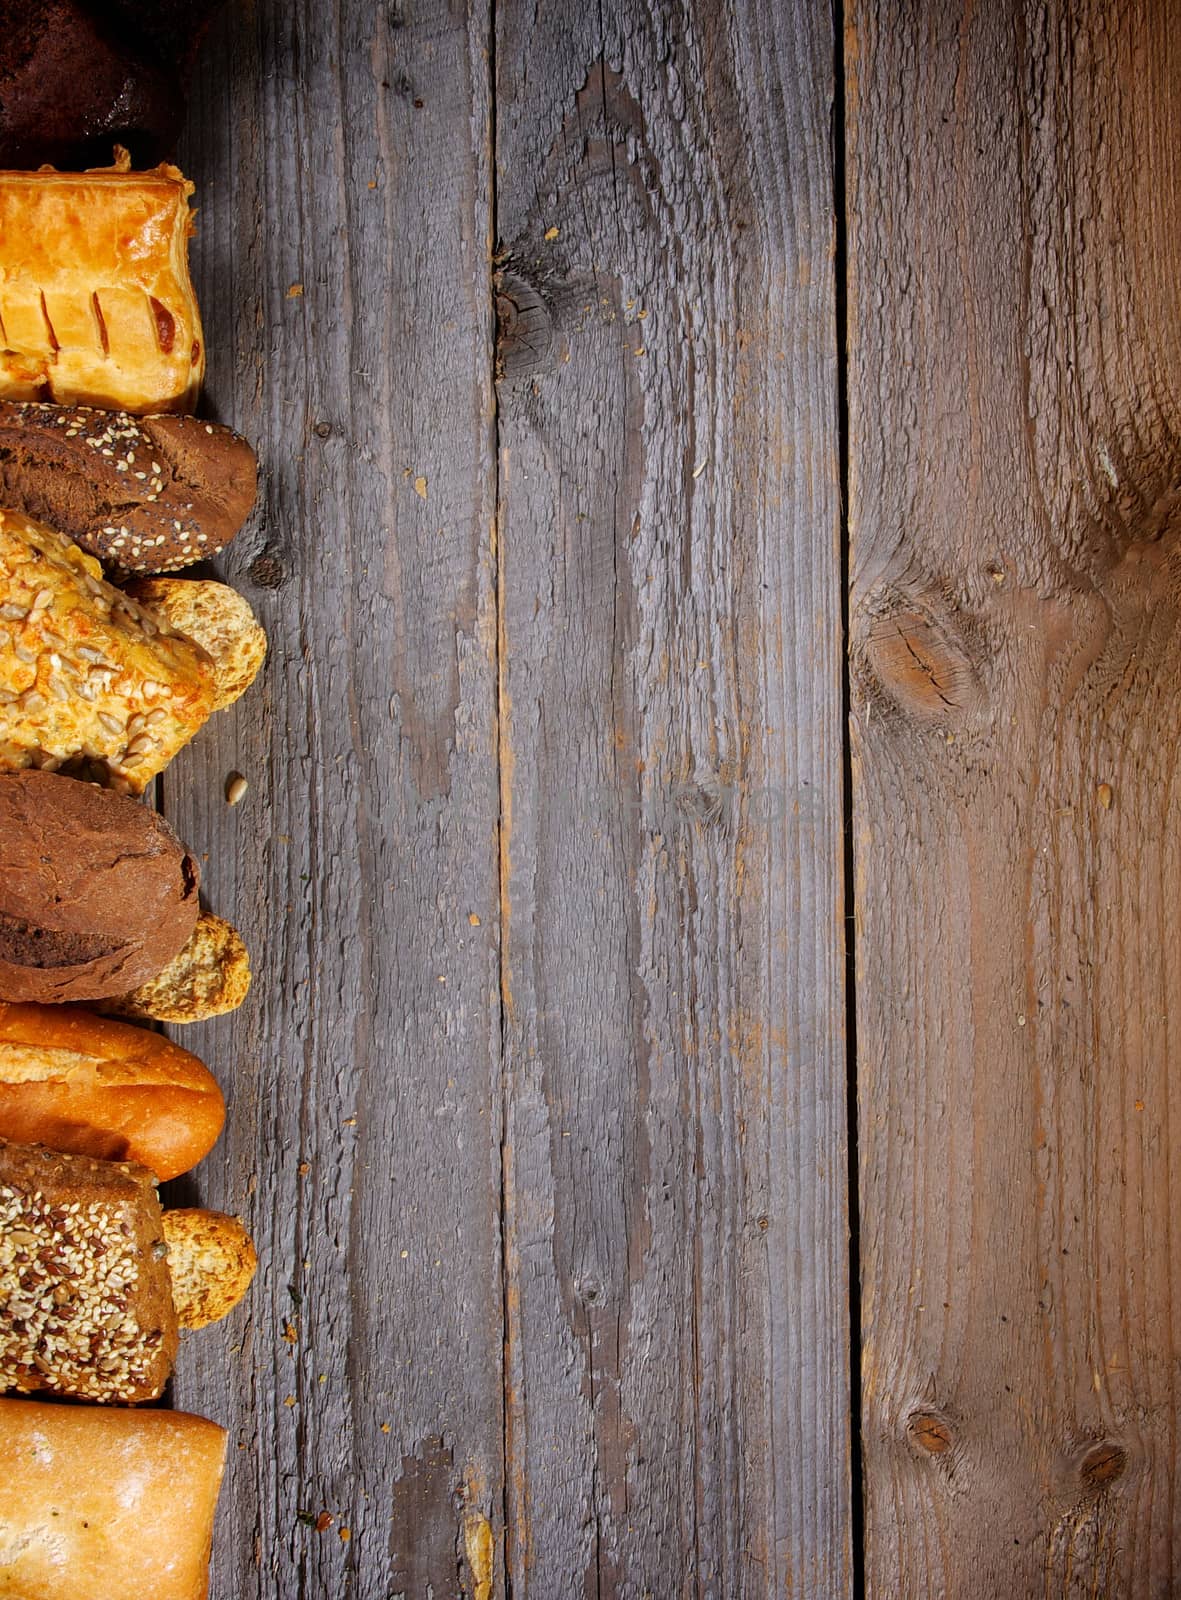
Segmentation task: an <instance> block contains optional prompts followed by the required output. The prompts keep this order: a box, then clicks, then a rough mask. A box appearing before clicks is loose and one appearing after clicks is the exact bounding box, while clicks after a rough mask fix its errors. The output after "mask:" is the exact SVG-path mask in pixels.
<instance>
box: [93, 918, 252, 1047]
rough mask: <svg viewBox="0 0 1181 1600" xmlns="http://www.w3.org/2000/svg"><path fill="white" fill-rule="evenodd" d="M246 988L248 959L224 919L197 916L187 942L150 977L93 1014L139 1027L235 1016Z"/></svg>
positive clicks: (235, 932)
mask: <svg viewBox="0 0 1181 1600" xmlns="http://www.w3.org/2000/svg"><path fill="white" fill-rule="evenodd" d="M249 988H250V956H249V954H248V952H247V949H246V945H245V943H244V942H243V939H242V935H241V934H240V933H239V932H238V930H237V928H235V927H234V926H233V925H232V924H231V923H229V922H227V921H226V920H225V919H224V917H215V916H214V915H213V913H212V911H202V912H201V914H200V916H199V917H198V918H197V926H196V927H195V928H194V929H193V931H192V933H191V934H190V935H189V938H188V942H187V943H186V944H185V945H184V947H183V948H182V949H181V950H180V951H178V952H177V954H176V955H175V956H173V958H172V960H171V961H170V962H168V964H167V966H164V967H161V968H160V970H159V972H158V973H157V974H156V976H155V977H154V978H149V979H148V980H147V982H146V983H141V984H140V986H139V988H138V989H133V990H132V991H131V993H130V994H123V995H116V996H115V997H114V998H113V999H109V1000H100V1001H99V1003H98V1005H97V1007H96V1009H97V1010H99V1011H101V1012H103V1013H104V1014H105V1015H107V1016H111V1017H134V1018H136V1019H137V1020H139V1021H141V1022H174V1023H175V1022H204V1021H206V1020H207V1019H208V1018H209V1017H220V1016H222V1015H223V1014H224V1013H225V1012H227V1011H236V1010H237V1008H238V1007H239V1006H240V1005H241V1004H242V1002H243V1000H245V998H246V994H247V991H248V990H249Z"/></svg>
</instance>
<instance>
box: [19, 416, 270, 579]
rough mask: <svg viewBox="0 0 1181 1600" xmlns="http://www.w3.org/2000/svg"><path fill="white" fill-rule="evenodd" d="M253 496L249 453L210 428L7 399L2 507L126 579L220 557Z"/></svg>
mask: <svg viewBox="0 0 1181 1600" xmlns="http://www.w3.org/2000/svg"><path fill="white" fill-rule="evenodd" d="M257 491H258V468H257V463H256V462H255V458H254V451H253V450H252V449H251V448H250V446H249V445H248V444H247V442H246V440H245V439H243V438H242V437H241V435H240V434H237V433H234V432H232V431H231V430H230V429H229V428H223V427H219V426H218V425H217V424H215V423H212V422H199V421H198V420H197V419H196V418H195V417H187V416H171V415H162V416H150V417H133V416H131V415H130V414H129V413H128V412H126V411H98V410H96V409H94V408H93V407H91V406H53V405H43V404H40V403H38V402H36V401H13V400H4V401H0V504H3V505H4V506H7V507H9V508H10V509H11V510H14V511H21V512H23V513H24V514H25V516H27V517H31V518H32V519H33V520H34V521H35V522H43V523H46V524H47V525H48V526H49V527H51V528H55V529H56V530H57V531H58V532H59V533H62V534H64V535H65V536H66V537H67V538H68V539H72V540H73V542H74V543H75V544H76V545H78V546H80V547H81V549H83V550H85V551H87V552H88V553H89V554H90V555H93V556H97V557H98V558H99V560H100V561H103V562H105V563H107V565H109V566H111V567H114V568H117V569H118V570H119V571H120V572H125V573H144V574H147V573H155V572H171V571H173V570H175V569H176V568H179V567H187V566H191V565H192V564H193V562H195V561H206V560H208V559H209V558H210V557H212V556H215V555H217V554H218V553H219V552H220V551H222V550H224V549H225V547H226V545H227V544H229V542H230V540H231V539H232V538H233V537H234V535H235V534H236V533H237V532H238V530H239V529H240V528H241V526H242V524H243V523H244V522H245V521H246V518H247V517H248V516H249V515H250V510H251V507H252V506H253V505H254V501H255V496H256V494H257Z"/></svg>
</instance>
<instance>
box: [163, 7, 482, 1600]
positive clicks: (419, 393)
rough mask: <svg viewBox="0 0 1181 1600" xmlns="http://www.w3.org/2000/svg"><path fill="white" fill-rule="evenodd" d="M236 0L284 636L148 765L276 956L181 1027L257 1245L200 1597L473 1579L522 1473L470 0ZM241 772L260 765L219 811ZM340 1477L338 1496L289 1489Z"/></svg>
mask: <svg viewBox="0 0 1181 1600" xmlns="http://www.w3.org/2000/svg"><path fill="white" fill-rule="evenodd" d="M227 11H228V14H227V16H226V18H225V21H224V24H223V27H222V29H221V31H220V33H219V34H218V36H217V38H216V39H215V40H213V41H212V42H211V44H210V47H209V49H208V51H207V54H206V58H205V63H204V68H203V76H202V80H201V84H200V86H199V91H198V94H197V96H196V100H195V103H194V107H193V111H192V114H191V117H190V132H189V140H188V147H187V153H186V160H187V164H188V166H189V168H190V169H191V170H192V172H193V174H194V176H195V177H196V178H197V180H198V181H199V184H200V189H199V194H198V197H197V198H198V201H199V204H200V207H201V210H200V218H199V226H200V232H199V235H198V239H197V241H196V246H195V262H196V271H197V278H198V285H199V290H200V293H201V296H202V304H203V307H204V311H205V315H206V331H207V336H208V341H209V354H210V380H209V386H208V399H209V405H210V409H211V411H212V412H213V414H215V415H217V416H220V417H223V418H224V419H225V420H227V421H229V422H232V423H233V424H234V425H235V426H237V427H239V428H241V429H242V430H243V431H244V432H246V433H247V434H248V435H249V436H250V437H251V438H252V439H253V440H254V441H255V443H256V445H257V448H258V451H259V454H260V457H261V461H262V466H263V484H264V493H263V502H262V506H261V510H260V512H259V514H258V517H257V519H256V521H255V523H254V524H253V526H252V528H251V530H250V531H249V532H248V533H246V534H244V535H243V536H242V538H241V539H240V540H239V541H238V542H237V544H236V545H235V546H234V547H233V549H232V551H231V552H229V553H228V558H227V560H226V561H225V563H224V570H225V572H226V573H227V574H228V576H229V577H230V578H231V579H232V580H233V581H234V582H236V583H237V584H238V585H239V586H240V587H241V588H242V589H243V591H244V592H245V593H246V595H247V596H248V597H249V598H250V600H251V601H252V603H254V604H255V605H256V606H257V608H258V610H259V612H260V614H261V616H262V617H263V619H264V620H265V623H266V625H267V627H268V629H269V632H270V638H271V656H270V661H269V664H268V666H267V668H266V673H265V678H264V679H263V681H262V682H260V683H259V684H258V685H256V686H255V688H254V689H253V691H252V692H251V693H250V695H248V696H247V697H246V699H245V700H243V701H242V702H241V703H240V704H239V706H238V707H237V708H236V709H234V710H233V711H232V712H230V713H228V714H226V715H225V716H222V717H220V718H218V719H217V720H216V722H215V724H214V726H212V727H210V728H209V729H207V730H206V731H205V733H204V734H203V736H202V738H201V739H200V741H199V742H198V744H197V745H196V747H195V748H194V749H193V750H192V751H191V752H189V753H188V754H187V755H186V757H185V758H184V759H183V760H182V761H179V762H178V763H177V764H176V766H175V767H174V768H173V769H172V770H171V771H170V772H169V774H168V775H167V779H166V781H165V786H164V788H165V795H164V800H165V809H166V811H167V812H168V814H169V816H170V817H171V818H172V820H173V821H174V823H175V824H176V825H177V826H178V828H179V829H180V830H181V832H182V833H183V834H184V835H185V836H186V837H187V838H188V839H189V840H191V841H192V842H193V844H194V846H195V847H197V848H198V849H200V850H201V851H202V852H207V861H206V866H205V873H206V878H205V881H206V886H207V890H208V899H209V901H210V903H211V904H212V905H213V906H214V907H215V908H216V909H218V910H220V911H222V912H224V913H226V914H228V915H231V916H233V917H234V918H236V919H237V920H238V921H239V922H240V924H241V925H242V927H243V929H244V931H245V932H246V935H247V938H248V940H249V942H250V945H251V948H252V950H253V953H254V957H255V966H256V977H255V984H254V990H253V993H252V995H251V997H250V999H249V1001H248V1003H247V1005H246V1007H245V1008H244V1010H243V1011H242V1012H240V1013H238V1014H237V1015H235V1016H234V1017H230V1018H225V1019H221V1020H219V1021H218V1022H216V1023H214V1024H212V1025H210V1026H209V1027H207V1028H202V1029H201V1030H199V1031H198V1032H196V1033H195V1035H193V1034H190V1033H188V1032H186V1034H185V1041H186V1043H188V1042H190V1039H192V1040H193V1046H194V1048H196V1049H198V1050H200V1051H202V1052H203V1053H204V1054H205V1055H206V1057H207V1058H208V1059H209V1061H210V1063H211V1065H212V1066H213V1067H214V1069H215V1070H216V1071H217V1072H218V1074H219V1076H220V1077H221V1079H222V1081H223V1082H224V1083H225V1084H226V1086H227V1089H228V1091H229V1095H230V1111H229V1122H228V1126H227V1130H226V1134H225V1136H224V1138H223V1140H222V1142H221V1144H220V1145H219V1146H218V1149H217V1150H216V1151H215V1153H214V1154H213V1155H212V1156H211V1157H210V1158H209V1160H208V1161H207V1162H206V1163H205V1165H203V1166H202V1167H201V1169H200V1170H199V1172H198V1173H197V1174H196V1179H195V1188H196V1190H197V1191H198V1192H199V1194H200V1196H201V1198H202V1199H203V1200H204V1201H206V1202H208V1203H212V1204H215V1205H222V1206H225V1207H227V1208H229V1209H232V1210H235V1211H240V1212H242V1213H243V1214H244V1215H245V1217H246V1219H247V1220H248V1222H249V1224H250V1225H251V1227H252V1228H253V1230H254V1232H255V1235H256V1237H257V1239H258V1243H259V1248H260V1254H261V1257H262V1268H261V1271H260V1274H259V1279H258V1283H257V1286H256V1288H255V1290H254V1292H253V1294H252V1296H251V1299H250V1302H249V1314H248V1316H246V1317H243V1316H242V1315H239V1316H238V1317H237V1318H236V1319H235V1320H234V1321H233V1322H232V1323H231V1324H230V1326H229V1328H228V1330H226V1331H222V1330H213V1331H211V1332H210V1333H208V1334H203V1335H200V1336H195V1337H193V1338H192V1339H190V1340H189V1341H188V1342H187V1344H186V1348H185V1350H184V1351H183V1352H182V1359H181V1361H180V1365H179V1372H178V1377H177V1380H176V1384H175V1399H176V1402H177V1403H178V1404H180V1405H183V1406H188V1407H191V1408H193V1409H195V1410H198V1411H204V1412H207V1413H208V1414H210V1415H211V1416H214V1417H216V1418H219V1419H220V1420H222V1421H223V1422H226V1423H228V1424H229V1425H230V1427H231V1430H232V1433H233V1440H234V1444H235V1445H236V1446H237V1448H236V1449H235V1450H234V1451H233V1461H232V1466H231V1471H230V1474H229V1477H228V1480H227V1484H226V1488H225V1491H224V1495H223V1501H222V1507H221V1516H220V1522H219V1534H218V1544H217V1551H216V1560H215V1575H214V1588H213V1593H214V1594H215V1595H218V1596H223V1597H226V1600H228V1597H231V1596H232V1597H233V1600H247V1597H253V1596H266V1597H270V1600H277V1597H282V1600H294V1597H296V1596H308V1597H313V1596H314V1597H327V1596H331V1597H333V1600H338V1597H341V1596H350V1597H353V1596H355V1597H357V1600H388V1597H390V1596H392V1595H396V1594H405V1595H407V1596H414V1597H417V1596H420V1595H425V1594H427V1593H429V1592H433V1593H434V1594H435V1595H436V1596H443V1595H452V1594H457V1593H458V1592H459V1591H460V1586H461V1585H462V1588H463V1593H464V1594H466V1595H468V1596H471V1597H475V1596H479V1597H480V1600H487V1595H488V1593H489V1590H488V1588H487V1585H486V1583H483V1582H481V1581H478V1574H476V1573H473V1571H472V1565H471V1561H472V1560H475V1561H476V1562H477V1565H480V1564H482V1560H483V1558H482V1557H481V1556H479V1555H478V1554H477V1551H478V1549H479V1547H480V1545H481V1543H482V1542H486V1534H487V1533H488V1532H490V1533H492V1534H493V1535H494V1536H495V1537H496V1538H499V1536H500V1512H499V1509H498V1508H499V1507H500V1505H501V1503H502V1487H501V1461H502V1381H501V1354H502V1309H501V1305H502V1296H501V1274H500V1261H499V1228H498V1196H499V1188H500V1179H499V1107H500V1090H499V1076H498V1073H499V1067H498V1062H499V1050H500V1043H499V998H498V987H497V985H498V978H497V973H498V965H499V958H498V953H497V932H498V923H497V905H498V885H497V853H496V821H497V813H498V805H499V801H498V794H497V782H496V740H495V714H496V688H495V663H494V657H495V645H496V627H495V617H494V598H493V577H494V573H493V566H492V538H491V528H492V519H493V513H494V489H493V486H494V482H495V453H494V441H493V432H492V426H493V407H492V376H491V374H492V350H491V304H490V294H489V271H490V266H489V256H488V239H489V231H490V222H489V204H490V202H489V170H488V161H489V128H490V96H489V84H488V67H487V60H486V54H485V52H486V47H487V43H488V38H487V29H488V18H487V13H486V9H485V8H484V7H475V6H473V7H464V6H462V5H461V6H454V5H447V4H444V3H442V0H407V3H406V4H405V5H393V4H388V5H380V6H374V5H370V4H361V3H360V0H347V3H342V4H340V5H338V6H327V5H322V4H319V3H317V0H305V3H303V4H301V5H297V6H295V7H288V6H284V5H280V4H278V3H273V0H265V3H259V4H257V5H252V6H234V7H230V8H227ZM296 284H301V285H302V294H297V293H296V292H295V291H294V290H293V289H292V286H293V285H296ZM416 480H421V483H420V484H419V487H418V490H417V491H416ZM234 769H237V770H240V771H241V772H243V773H244V774H245V775H246V776H247V777H248V778H249V780H250V783H251V787H250V790H249V793H248V795H247V797H246V800H245V801H244V802H243V803H242V804H241V805H240V806H239V807H237V808H236V809H234V810H230V809H229V808H227V807H226V806H225V804H224V803H223V800H222V798H221V796H222V785H223V782H224V779H225V775H226V774H227V773H228V772H229V771H231V770H234ZM474 918H478V919H479V922H478V925H476V924H475V923H474V922H473V920H472V919H474ZM288 1329H289V1330H290V1337H292V1338H293V1340H294V1342H289V1339H288V1337H287V1336H285V1330H288ZM387 1429H388V1431H386V1430H387ZM321 1510H327V1511H328V1512H330V1513H331V1514H332V1515H333V1517H334V1519H335V1520H334V1522H333V1525H332V1526H331V1528H330V1529H328V1530H327V1531H325V1532H317V1531H315V1529H314V1528H313V1527H310V1526H308V1525H307V1520H306V1514H310V1515H311V1516H313V1517H314V1516H315V1515H316V1514H317V1513H319V1512H320V1511H321ZM301 1514H303V1515H304V1516H305V1520H301ZM481 1519H488V1520H489V1523H490V1526H489V1527H488V1528H487V1529H486V1528H485V1524H484V1522H483V1521H482V1520H481ZM345 1528H347V1529H348V1530H349V1532H350V1537H349V1538H348V1539H347V1542H346V1539H345V1537H344V1532H343V1530H344V1529H345ZM469 1547H470V1554H471V1559H470V1560H469Z"/></svg>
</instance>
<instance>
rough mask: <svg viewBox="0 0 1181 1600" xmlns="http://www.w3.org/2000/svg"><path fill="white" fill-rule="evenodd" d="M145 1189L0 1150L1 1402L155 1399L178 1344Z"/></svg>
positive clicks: (33, 1148) (126, 1172)
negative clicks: (19, 1397) (41, 1395)
mask: <svg viewBox="0 0 1181 1600" xmlns="http://www.w3.org/2000/svg"><path fill="white" fill-rule="evenodd" d="M155 1182H156V1180H155V1178H154V1177H153V1176H152V1174H151V1173H150V1172H149V1171H148V1170H147V1168H146V1167H137V1166H135V1165H134V1164H133V1163H132V1162H127V1161H124V1162H113V1161H96V1160H94V1159H92V1158H91V1157H89V1156H78V1155H62V1154H60V1153H59V1152H57V1151H53V1150H46V1149H44V1148H42V1147H41V1146H40V1145H22V1144H10V1143H9V1142H8V1141H7V1140H0V1390H15V1391H16V1392H17V1393H20V1394H33V1393H36V1392H38V1391H45V1392H47V1393H51V1394H59V1395H75V1396H78V1397H79V1398H85V1399H89V1400H101V1401H123V1402H129V1401H139V1400H155V1399H156V1398H158V1396H159V1395H160V1394H161V1393H162V1391H163V1389H164V1385H165V1383H166V1382H167V1381H168V1376H169V1373H170V1372H171V1371H172V1363H173V1361H174V1359H175V1357H176V1347H177V1338H178V1335H177V1324H176V1312H175V1309H174V1307H173V1302H172V1285H171V1280H170V1278H169V1274H168V1263H167V1255H168V1246H167V1244H166V1242H165V1239H164V1222H163V1216H162V1213H161V1211H160V1202H159V1200H158V1198H157V1195H156V1189H155Z"/></svg>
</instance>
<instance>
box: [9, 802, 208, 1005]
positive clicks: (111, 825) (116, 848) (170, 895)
mask: <svg viewBox="0 0 1181 1600" xmlns="http://www.w3.org/2000/svg"><path fill="white" fill-rule="evenodd" d="M199 886H200V869H199V868H198V866H197V863H196V861H195V860H194V859H193V857H192V856H191V855H190V854H189V853H188V851H187V850H186V849H185V847H184V845H183V844H182V843H181V842H180V840H179V839H178V838H177V837H176V835H175V834H174V833H173V831H172V829H171V828H170V827H169V826H168V824H167V823H166V822H165V821H164V819H163V818H162V817H160V816H159V815H158V814H157V813H156V812H155V811H151V810H149V809H148V807H147V806H144V805H140V804H139V803H138V802H137V801H135V800H131V799H128V798H127V797H126V796H124V795H117V794H112V793H111V792H110V791H109V790H106V789H98V788H96V787H95V786H94V785H93V784H89V783H83V782H81V781H80V780H77V779H74V778H62V777H58V776H56V775H55V774H53V773H49V772H13V773H2V774H0V1000H24V1001H37V1002H53V1001H59V1000H95V999H101V998H102V997H104V996H106V995H121V994H126V993H127V992H128V991H129V990H131V989H134V988H136V987H137V986H138V985H139V984H141V983H143V982H145V981H146V980H147V979H148V978H151V977H153V976H154V975H155V974H156V973H157V972H159V971H160V969H161V967H163V966H165V965H166V964H167V963H168V962H169V961H171V960H172V958H173V956H174V955H176V954H177V952H178V951H179V950H181V949H182V948H183V946H184V945H185V943H186V942H187V941H188V938H189V936H190V934H191V933H192V931H193V928H194V926H195V925H196V921H197V912H198V908H199V907H198V889H199Z"/></svg>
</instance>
